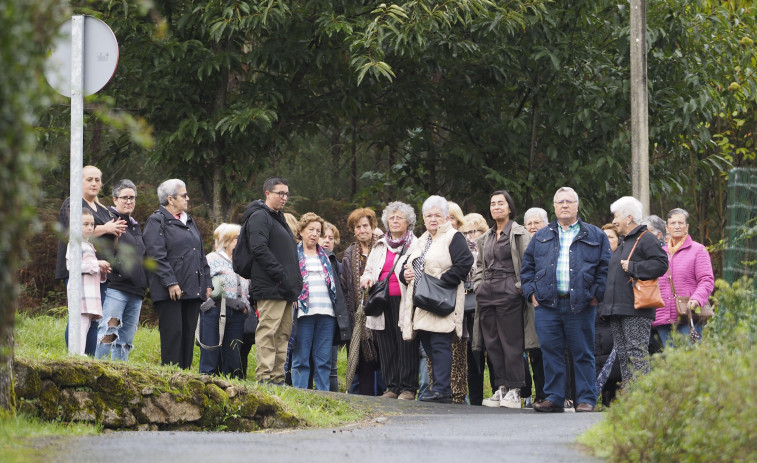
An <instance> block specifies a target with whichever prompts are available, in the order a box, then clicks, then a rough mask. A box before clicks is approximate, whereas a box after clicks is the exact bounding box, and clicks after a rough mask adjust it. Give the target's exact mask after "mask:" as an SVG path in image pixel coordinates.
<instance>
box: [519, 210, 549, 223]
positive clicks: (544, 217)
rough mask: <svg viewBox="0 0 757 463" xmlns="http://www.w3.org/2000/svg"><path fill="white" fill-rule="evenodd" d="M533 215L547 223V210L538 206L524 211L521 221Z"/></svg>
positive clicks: (525, 220)
mask: <svg viewBox="0 0 757 463" xmlns="http://www.w3.org/2000/svg"><path fill="white" fill-rule="evenodd" d="M534 215H537V216H539V217H541V219H542V220H543V221H544V223H549V216H548V215H547V211H545V210H544V209H542V208H540V207H532V208H531V209H529V210H527V211H526V213H525V214H523V221H524V222H527V221H528V218H529V217H531V216H534Z"/></svg>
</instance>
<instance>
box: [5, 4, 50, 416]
mask: <svg viewBox="0 0 757 463" xmlns="http://www.w3.org/2000/svg"><path fill="white" fill-rule="evenodd" d="M62 3H63V2H60V1H58V0H0V11H2V14H0V81H1V82H3V85H0V198H2V199H0V268H2V269H3V271H2V272H0V294H3V297H4V302H3V304H2V305H0V413H8V412H10V413H13V412H14V408H15V400H16V399H15V394H14V392H13V322H14V318H15V315H16V301H17V298H18V281H17V277H18V273H17V269H18V267H19V263H20V261H21V260H22V258H23V253H24V243H25V242H26V239H27V238H28V234H29V231H30V225H31V224H33V223H35V217H36V211H35V209H34V206H35V205H36V204H37V201H38V200H39V199H40V194H39V191H40V190H39V188H38V187H39V181H40V174H39V173H40V172H41V171H43V170H45V169H46V168H48V166H49V160H50V159H49V156H48V155H47V154H45V153H42V152H39V151H37V150H36V139H35V130H34V124H35V122H36V119H37V115H38V114H39V113H40V112H41V111H42V110H43V108H44V106H45V104H47V103H48V101H49V100H48V95H49V92H50V89H49V87H48V85H47V84H46V83H45V81H44V77H43V76H42V73H41V70H42V62H43V59H44V58H45V51H46V50H47V47H48V45H49V43H50V40H51V39H52V36H53V34H54V33H55V31H56V24H55V22H54V21H57V20H58V18H60V17H61V16H62V15H63V14H64V13H65V10H64V8H63V6H62Z"/></svg>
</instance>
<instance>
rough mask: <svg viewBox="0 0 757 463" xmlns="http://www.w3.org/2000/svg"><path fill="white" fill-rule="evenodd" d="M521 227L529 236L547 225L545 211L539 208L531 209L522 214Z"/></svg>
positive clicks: (547, 219) (547, 218)
mask: <svg viewBox="0 0 757 463" xmlns="http://www.w3.org/2000/svg"><path fill="white" fill-rule="evenodd" d="M523 225H524V226H525V227H526V230H528V233H529V234H530V235H531V236H534V233H536V232H538V231H539V230H541V229H542V228H544V227H546V226H547V225H549V217H548V216H547V211H545V210H544V209H542V208H540V207H532V208H531V209H529V210H527V211H526V213H525V214H523Z"/></svg>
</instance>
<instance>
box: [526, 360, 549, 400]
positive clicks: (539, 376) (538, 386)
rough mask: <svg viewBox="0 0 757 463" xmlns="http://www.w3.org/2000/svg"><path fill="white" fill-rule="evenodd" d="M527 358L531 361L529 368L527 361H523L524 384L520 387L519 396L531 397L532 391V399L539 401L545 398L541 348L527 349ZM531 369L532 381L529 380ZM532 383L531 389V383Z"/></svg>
mask: <svg viewBox="0 0 757 463" xmlns="http://www.w3.org/2000/svg"><path fill="white" fill-rule="evenodd" d="M526 352H528V359H529V361H530V363H531V368H530V369H529V368H528V362H523V365H524V366H525V373H526V385H525V386H523V387H522V388H520V396H521V397H531V395H532V393H533V395H535V397H534V400H535V401H536V402H540V401H542V400H544V399H546V398H547V396H546V394H544V364H543V363H542V359H541V349H539V348H536V349H528V350H527V351H526ZM532 371H533V382H532V381H531V379H532V376H531V372H532ZM532 384H533V389H532V388H531V385H532Z"/></svg>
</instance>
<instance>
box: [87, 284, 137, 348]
mask: <svg viewBox="0 0 757 463" xmlns="http://www.w3.org/2000/svg"><path fill="white" fill-rule="evenodd" d="M141 311H142V298H141V297H140V296H137V295H135V294H129V293H125V292H123V291H119V290H117V289H113V288H108V289H107V291H106V293H105V302H104V303H103V318H101V319H100V324H99V327H98V329H97V350H96V351H95V358H98V359H101V358H103V357H106V358H107V357H108V356H110V359H111V360H122V361H124V362H125V361H127V360H129V352H130V351H131V350H132V349H133V348H134V345H133V344H132V343H133V342H134V334H135V333H136V332H137V326H138V325H139V313H140V312H141ZM111 319H116V320H118V324H117V325H116V326H109V322H110V320H111ZM109 335H115V339H113V341H111V342H103V338H105V337H106V336H109Z"/></svg>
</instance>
